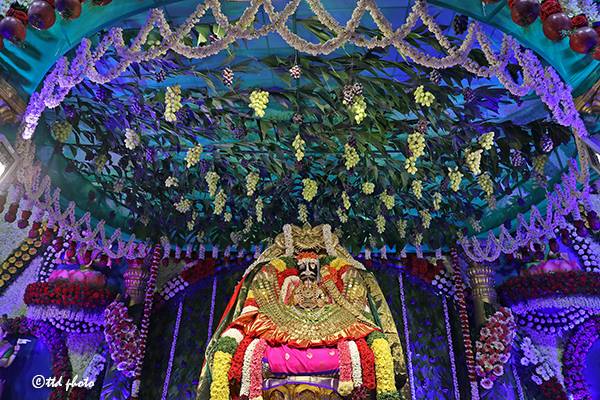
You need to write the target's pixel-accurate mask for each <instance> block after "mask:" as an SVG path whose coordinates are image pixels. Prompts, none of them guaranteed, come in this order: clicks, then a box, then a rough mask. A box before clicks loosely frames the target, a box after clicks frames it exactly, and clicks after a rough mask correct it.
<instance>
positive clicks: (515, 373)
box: [511, 360, 525, 400]
mask: <svg viewBox="0 0 600 400" xmlns="http://www.w3.org/2000/svg"><path fill="white" fill-rule="evenodd" d="M511 366H512V373H513V376H514V377H515V384H516V386H517V395H518V396H519V400H525V395H524V394H523V386H521V378H519V371H518V370H517V368H516V367H515V362H514V360H513V361H512V362H511Z"/></svg>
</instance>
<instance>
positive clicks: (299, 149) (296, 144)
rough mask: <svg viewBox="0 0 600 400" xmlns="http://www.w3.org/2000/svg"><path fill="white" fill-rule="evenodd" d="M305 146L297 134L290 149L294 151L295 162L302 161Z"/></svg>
mask: <svg viewBox="0 0 600 400" xmlns="http://www.w3.org/2000/svg"><path fill="white" fill-rule="evenodd" d="M305 145H306V142H305V141H304V139H302V137H301V136H300V134H297V135H296V137H295V138H294V141H293V142H292V147H293V148H294V150H295V155H296V161H298V162H300V161H302V159H303V158H304V146H305Z"/></svg>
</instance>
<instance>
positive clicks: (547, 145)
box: [540, 132, 554, 153]
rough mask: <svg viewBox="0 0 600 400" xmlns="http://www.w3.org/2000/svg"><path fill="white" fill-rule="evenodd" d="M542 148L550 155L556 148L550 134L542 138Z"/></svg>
mask: <svg viewBox="0 0 600 400" xmlns="http://www.w3.org/2000/svg"><path fill="white" fill-rule="evenodd" d="M540 147H541V148H542V151H543V152H544V153H550V152H551V151H552V149H553V148H554V142H553V141H552V138H551V137H550V135H549V134H548V132H546V133H544V134H543V135H542V138H541V139H540Z"/></svg>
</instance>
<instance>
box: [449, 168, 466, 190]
mask: <svg viewBox="0 0 600 400" xmlns="http://www.w3.org/2000/svg"><path fill="white" fill-rule="evenodd" d="M448 178H450V189H452V191H453V192H458V189H459V188H460V183H461V182H462V178H463V173H462V172H460V171H459V170H458V167H454V168H448Z"/></svg>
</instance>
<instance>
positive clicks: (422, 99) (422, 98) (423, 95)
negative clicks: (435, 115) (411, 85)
mask: <svg viewBox="0 0 600 400" xmlns="http://www.w3.org/2000/svg"><path fill="white" fill-rule="evenodd" d="M414 96H415V103H417V104H420V105H422V106H423V107H431V105H432V104H433V101H434V100H435V96H434V95H433V93H431V92H428V91H426V90H425V87H424V86H423V85H421V86H419V87H417V88H416V89H415V92H414Z"/></svg>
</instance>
